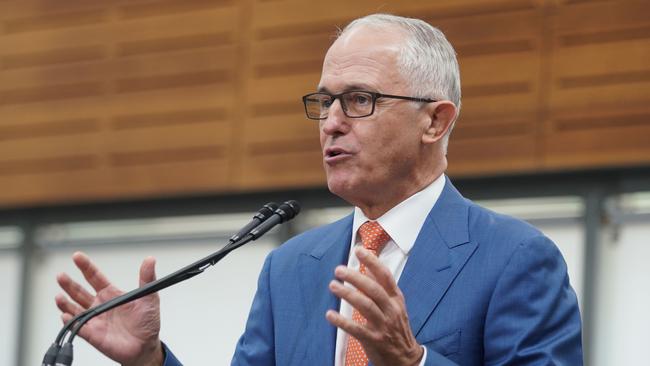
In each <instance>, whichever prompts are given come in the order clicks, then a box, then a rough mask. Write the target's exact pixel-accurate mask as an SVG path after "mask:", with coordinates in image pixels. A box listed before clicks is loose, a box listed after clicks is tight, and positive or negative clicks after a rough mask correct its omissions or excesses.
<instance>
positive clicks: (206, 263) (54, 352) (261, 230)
mask: <svg viewBox="0 0 650 366" xmlns="http://www.w3.org/2000/svg"><path fill="white" fill-rule="evenodd" d="M283 209H284V211H283ZM298 212H300V206H299V205H298V203H297V202H295V201H287V202H286V203H284V204H282V205H281V206H280V208H279V209H277V210H276V211H275V213H274V215H272V216H271V217H270V218H269V219H266V220H265V221H263V222H262V224H261V225H258V227H257V228H255V229H253V230H252V231H251V232H249V233H248V234H247V235H245V236H243V237H241V238H239V239H238V240H235V241H231V242H229V243H228V244H226V246H224V247H223V248H221V249H220V250H218V251H216V252H215V253H213V254H210V255H208V256H207V257H205V258H203V259H200V260H198V261H196V262H194V263H192V264H189V265H187V266H185V267H183V268H181V269H179V270H177V271H176V272H174V273H171V274H169V275H167V276H165V277H163V278H160V279H158V280H155V281H153V282H149V283H147V284H145V285H144V286H142V287H139V288H137V289H134V290H131V291H129V292H127V293H124V294H122V295H120V296H117V297H115V298H113V299H111V300H109V301H107V302H105V303H102V304H99V305H97V306H95V307H93V308H90V309H88V310H86V311H84V312H81V313H79V314H77V315H76V316H75V317H74V318H72V319H70V321H68V323H66V324H65V326H64V327H63V328H62V329H61V331H60V332H59V334H58V335H57V337H56V340H55V341H54V343H52V345H51V346H50V348H49V349H48V350H47V352H46V353H45V356H44V358H43V363H42V365H43V366H51V365H56V366H69V365H71V364H72V359H73V351H72V341H73V340H74V338H75V337H76V336H77V333H78V332H79V330H80V329H81V327H83V326H84V324H86V323H87V322H88V321H89V320H90V319H92V318H94V317H96V316H98V315H100V314H103V313H105V312H107V311H109V310H111V309H113V308H115V307H118V306H120V305H123V304H126V303H128V302H131V301H134V300H137V299H139V298H141V297H144V296H147V295H150V294H152V293H154V292H158V291H160V290H163V289H165V288H167V287H169V286H173V285H175V284H177V283H179V282H183V281H185V280H188V279H190V278H192V277H194V276H196V275H198V274H200V273H203V271H205V269H206V268H208V267H210V266H213V265H215V264H216V263H217V262H219V261H220V260H221V259H223V257H225V256H226V255H227V254H228V253H230V252H232V251H233V250H235V249H237V248H239V247H241V246H242V245H244V244H246V243H248V242H250V241H252V240H255V239H257V238H259V237H260V236H262V235H264V234H265V233H266V232H267V231H268V230H270V229H271V228H272V227H273V226H275V225H277V224H279V223H282V222H285V221H287V220H290V219H292V218H293V217H295V215H297V214H298ZM70 328H72V331H71V333H70V337H69V338H68V341H67V342H66V343H65V344H64V345H63V346H62V345H61V344H62V342H63V338H64V337H65V335H66V333H67V332H68V331H70Z"/></svg>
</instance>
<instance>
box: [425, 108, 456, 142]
mask: <svg viewBox="0 0 650 366" xmlns="http://www.w3.org/2000/svg"><path fill="white" fill-rule="evenodd" d="M431 107H432V108H431V110H430V112H429V114H428V119H427V122H428V126H427V128H426V130H425V131H424V134H423V135H422V142H423V143H425V144H433V143H436V142H438V141H440V140H442V138H443V137H444V136H445V134H447V131H448V130H449V129H450V128H451V126H452V124H453V122H454V120H455V119H456V113H457V112H456V106H455V105H454V103H452V102H450V101H440V102H436V103H434V104H433V105H431Z"/></svg>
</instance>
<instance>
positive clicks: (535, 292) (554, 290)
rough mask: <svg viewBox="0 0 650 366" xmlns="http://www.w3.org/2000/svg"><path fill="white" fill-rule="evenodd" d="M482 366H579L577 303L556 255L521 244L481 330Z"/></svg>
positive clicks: (534, 242)
mask: <svg viewBox="0 0 650 366" xmlns="http://www.w3.org/2000/svg"><path fill="white" fill-rule="evenodd" d="M483 343H484V350H485V354H484V358H485V364H486V365H582V343H581V324H580V312H579V309H578V302H577V299H576V296H575V293H574V292H573V289H572V288H571V286H570V285H569V278H568V275H567V270H566V264H565V262H564V259H563V258H562V255H561V254H560V252H559V250H558V249H557V247H556V246H555V244H553V242H551V241H550V239H548V238H546V237H544V236H538V237H534V238H532V239H529V240H527V241H525V242H523V243H521V244H520V245H519V246H518V247H517V248H516V249H515V251H514V252H513V254H512V256H511V258H510V260H509V261H508V263H507V265H506V266H505V268H504V270H503V272H502V273H501V275H500V276H499V279H498V281H497V283H496V287H495V290H494V293H493V294H492V297H491V299H490V304H489V307H488V311H487V315H486V319H485V330H484V339H483Z"/></svg>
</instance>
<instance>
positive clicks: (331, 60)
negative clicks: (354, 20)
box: [319, 27, 404, 92]
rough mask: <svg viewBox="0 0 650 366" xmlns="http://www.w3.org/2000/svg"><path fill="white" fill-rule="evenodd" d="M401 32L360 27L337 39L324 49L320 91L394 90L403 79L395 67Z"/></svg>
mask: <svg viewBox="0 0 650 366" xmlns="http://www.w3.org/2000/svg"><path fill="white" fill-rule="evenodd" d="M400 40H403V37H402V36H401V32H399V31H389V30H388V29H376V28H372V29H371V28H367V27H361V28H356V29H352V30H351V31H349V32H348V33H346V34H344V35H343V36H342V37H340V38H339V39H337V40H336V42H334V44H333V45H332V47H330V49H329V50H328V51H327V55H325V60H324V62H323V72H322V74H321V80H320V83H319V90H325V91H329V92H340V91H344V90H349V89H355V88H367V89H372V91H384V92H386V91H395V90H394V89H395V88H396V87H400V86H402V84H404V80H403V78H402V77H401V75H400V73H399V71H398V68H397V56H398V54H399V42H400Z"/></svg>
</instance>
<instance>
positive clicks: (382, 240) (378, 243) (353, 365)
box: [345, 221, 390, 366]
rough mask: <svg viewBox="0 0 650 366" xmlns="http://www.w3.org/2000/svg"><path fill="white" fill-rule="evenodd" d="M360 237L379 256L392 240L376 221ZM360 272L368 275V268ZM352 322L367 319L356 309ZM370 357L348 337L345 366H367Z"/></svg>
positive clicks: (363, 266) (357, 343)
mask: <svg viewBox="0 0 650 366" xmlns="http://www.w3.org/2000/svg"><path fill="white" fill-rule="evenodd" d="M359 236H361V243H363V247H364V248H366V249H368V250H369V251H371V252H372V253H373V254H374V255H379V253H380V252H381V250H382V248H383V247H384V245H385V244H386V242H388V240H389V239H390V236H388V234H387V233H386V232H385V231H384V229H383V228H382V227H381V225H379V223H378V222H375V221H366V222H365V223H364V224H363V225H361V227H360V228H359ZM359 272H361V273H366V266H365V265H364V264H363V263H362V264H361V265H360V266H359ZM352 320H353V321H354V322H355V323H360V324H365V323H366V319H365V318H364V317H363V316H362V315H361V314H360V313H359V312H358V311H357V309H354V310H353V311H352ZM367 365H368V356H367V355H366V351H365V350H364V349H363V346H362V345H361V343H360V342H359V341H358V340H357V339H356V338H354V337H352V336H349V337H348V348H347V350H346V352H345V366H367Z"/></svg>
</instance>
